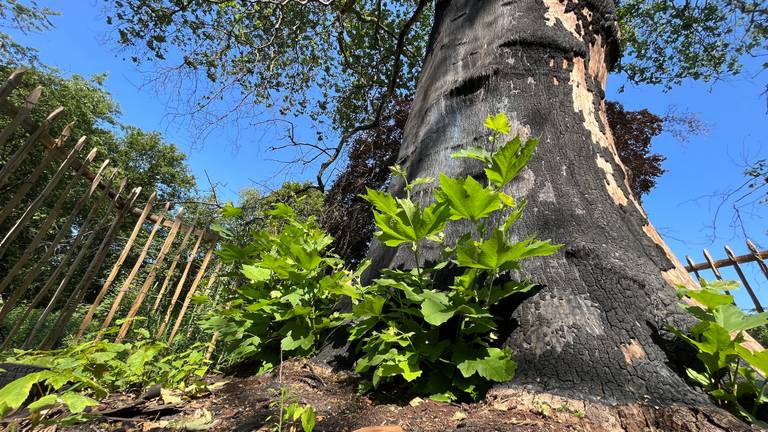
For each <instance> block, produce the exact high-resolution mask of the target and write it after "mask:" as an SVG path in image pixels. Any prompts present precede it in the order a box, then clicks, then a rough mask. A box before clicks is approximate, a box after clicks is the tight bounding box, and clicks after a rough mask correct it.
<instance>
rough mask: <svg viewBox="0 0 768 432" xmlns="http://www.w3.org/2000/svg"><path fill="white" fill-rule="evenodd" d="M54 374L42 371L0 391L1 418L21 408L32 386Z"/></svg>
mask: <svg viewBox="0 0 768 432" xmlns="http://www.w3.org/2000/svg"><path fill="white" fill-rule="evenodd" d="M51 374H52V372H50V371H40V372H34V373H31V374H29V375H25V376H23V377H21V378H19V379H17V380H14V381H11V382H10V383H8V384H7V385H6V386H5V387H3V388H2V389H0V417H3V416H5V415H6V414H8V412H10V411H13V410H15V409H17V408H19V407H20V406H21V404H22V403H24V401H25V400H27V397H29V391H30V390H31V389H32V386H33V385H34V384H35V383H37V382H40V381H43V380H45V379H46V378H48V377H49V376H50V375H51Z"/></svg>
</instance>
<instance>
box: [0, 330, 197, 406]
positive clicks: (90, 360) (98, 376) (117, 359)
mask: <svg viewBox="0 0 768 432" xmlns="http://www.w3.org/2000/svg"><path fill="white" fill-rule="evenodd" d="M112 330H114V331H117V328H116V327H115V328H114V329H112ZM140 333H143V334H140V337H139V338H138V340H137V341H136V342H132V343H119V344H118V343H112V342H108V341H105V340H99V341H89V342H85V343H81V344H78V345H73V346H70V347H67V348H64V349H60V350H55V351H21V350H16V351H14V352H13V353H12V354H10V355H8V356H6V357H4V358H3V361H4V362H9V363H22V364H30V365H37V366H42V367H45V368H47V369H46V370H42V371H39V372H35V373H32V374H29V375H27V376H24V377H22V378H19V379H18V380H16V381H13V382H11V383H10V384H8V385H7V386H5V387H3V388H2V389H0V416H4V415H6V414H7V413H8V412H10V411H12V410H15V409H17V408H19V407H20V406H21V404H22V403H24V401H25V400H27V398H28V397H29V395H30V394H32V392H33V389H36V390H37V393H35V394H37V395H38V396H39V398H38V399H37V400H35V401H33V403H32V404H30V405H29V407H28V408H29V409H30V411H32V412H33V413H36V412H39V411H40V410H41V409H43V408H49V407H51V406H53V405H62V406H66V407H67V408H68V409H69V411H70V413H72V414H75V415H77V414H80V413H82V412H83V410H85V408H86V407H88V406H94V405H98V401H97V399H100V398H103V397H104V396H106V395H107V394H109V393H110V392H113V391H116V390H121V391H136V392H141V391H143V390H145V389H147V388H148V387H149V386H151V385H154V384H162V385H163V387H164V388H166V389H179V390H183V391H185V392H197V391H199V390H201V389H203V388H204V387H205V383H204V382H203V381H202V380H201V378H202V377H203V376H204V375H205V374H206V373H207V371H208V367H209V363H210V362H209V361H208V360H206V359H205V358H204V352H205V348H206V347H205V346H203V345H197V346H193V347H190V348H189V349H187V350H186V351H182V352H178V353H174V354H165V353H166V351H167V349H168V346H167V345H166V344H165V343H163V342H158V341H155V340H153V339H150V338H149V334H148V333H146V331H144V332H140Z"/></svg>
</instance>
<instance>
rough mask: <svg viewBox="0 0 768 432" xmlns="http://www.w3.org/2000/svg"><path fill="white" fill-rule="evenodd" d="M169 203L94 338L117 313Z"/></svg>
mask: <svg viewBox="0 0 768 432" xmlns="http://www.w3.org/2000/svg"><path fill="white" fill-rule="evenodd" d="M170 205H171V204H170V203H166V204H165V208H164V209H163V212H162V213H161V214H160V216H159V217H158V218H157V220H156V221H155V225H154V226H152V231H150V233H149V237H147V241H146V243H144V247H143V248H142V249H141V253H140V254H139V257H138V258H137V259H136V262H135V263H134V264H133V268H132V269H131V272H130V273H129V274H128V277H127V278H126V279H125V281H123V285H122V286H121V287H120V291H118V292H117V297H115V301H114V302H113V303H112V307H111V308H110V309H109V313H107V316H106V318H104V322H102V323H101V330H99V334H98V335H97V336H96V339H97V340H99V339H101V337H102V336H103V335H104V330H106V329H107V327H109V325H110V324H112V319H113V318H114V317H115V314H116V313H117V308H118V307H119V306H120V303H121V302H122V300H123V297H124V296H125V293H127V292H128V288H130V286H131V284H132V283H133V279H134V278H135V277H136V275H137V274H138V273H139V270H140V269H141V266H142V265H143V264H144V258H146V257H147V253H148V252H149V248H150V246H152V240H153V239H154V238H155V234H157V230H158V229H160V226H162V223H163V220H164V219H165V213H166V212H167V211H168V208H169V207H170Z"/></svg>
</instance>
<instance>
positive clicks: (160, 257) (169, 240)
mask: <svg viewBox="0 0 768 432" xmlns="http://www.w3.org/2000/svg"><path fill="white" fill-rule="evenodd" d="M183 215H184V209H183V208H182V209H181V210H179V213H178V214H177V215H176V219H175V220H174V222H173V226H172V227H171V231H170V232H169V233H168V237H166V239H165V242H164V243H163V245H162V246H161V247H160V252H159V253H158V254H157V258H156V259H155V261H154V262H153V263H152V266H151V267H150V269H149V274H148V275H147V279H146V280H145V281H144V284H143V285H142V286H141V290H140V291H139V295H138V296H137V297H136V299H135V300H134V301H133V304H132V305H131V309H130V310H129V311H128V314H127V315H126V316H125V320H124V322H123V325H122V326H120V331H119V332H118V334H117V337H116V338H115V342H121V341H122V340H123V338H124V337H125V335H126V334H128V330H129V329H130V328H131V324H132V321H133V319H134V318H135V317H136V314H137V313H138V312H139V308H140V307H141V304H142V303H143V302H144V298H146V296H147V293H148V292H149V288H150V287H151V286H152V284H154V282H155V278H156V277H157V270H158V269H159V268H160V266H161V265H162V264H163V261H165V257H166V255H167V254H168V251H169V250H170V249H171V246H172V245H173V240H174V239H175V238H176V235H177V234H178V232H179V228H180V227H181V221H182V216H183Z"/></svg>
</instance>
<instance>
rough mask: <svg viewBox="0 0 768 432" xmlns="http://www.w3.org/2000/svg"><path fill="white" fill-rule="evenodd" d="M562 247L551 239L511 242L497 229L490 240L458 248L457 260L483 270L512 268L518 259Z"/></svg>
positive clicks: (545, 253) (515, 265)
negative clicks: (551, 242)
mask: <svg viewBox="0 0 768 432" xmlns="http://www.w3.org/2000/svg"><path fill="white" fill-rule="evenodd" d="M558 249H560V245H552V244H550V243H549V241H541V240H534V239H528V240H524V241H521V242H517V243H514V244H510V243H508V242H507V241H506V239H505V238H504V231H502V230H501V229H496V230H494V231H493V234H491V236H490V237H489V238H488V240H485V241H482V242H476V241H472V242H468V243H465V244H463V245H460V246H459V247H457V249H456V260H457V262H458V264H459V265H461V266H464V267H471V268H478V269H483V270H512V269H515V268H517V267H518V264H517V261H519V260H521V259H524V258H529V257H533V256H547V255H551V254H553V253H555V252H556V251H557V250H558Z"/></svg>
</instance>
